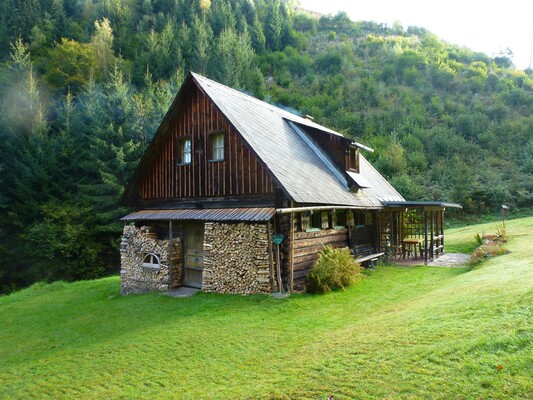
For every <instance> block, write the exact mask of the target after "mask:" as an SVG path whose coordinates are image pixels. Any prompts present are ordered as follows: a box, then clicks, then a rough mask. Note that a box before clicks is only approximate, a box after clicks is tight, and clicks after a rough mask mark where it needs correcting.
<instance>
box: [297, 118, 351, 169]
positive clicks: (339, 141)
mask: <svg viewBox="0 0 533 400" xmlns="http://www.w3.org/2000/svg"><path fill="white" fill-rule="evenodd" d="M305 131H306V132H307V133H308V134H309V135H310V136H311V138H312V140H313V141H314V142H315V143H316V144H318V146H319V147H320V148H321V149H322V150H323V151H324V152H325V153H326V154H328V156H329V157H330V158H331V161H333V163H334V164H335V165H336V166H337V168H339V169H340V170H341V171H342V170H344V171H346V170H347V169H348V148H349V146H350V142H349V141H347V140H346V138H343V137H340V136H336V135H330V134H326V133H324V132H321V131H318V130H316V129H313V128H309V127H306V128H305Z"/></svg>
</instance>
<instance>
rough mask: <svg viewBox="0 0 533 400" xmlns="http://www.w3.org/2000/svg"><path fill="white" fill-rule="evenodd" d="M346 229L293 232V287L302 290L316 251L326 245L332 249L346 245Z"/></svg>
mask: <svg viewBox="0 0 533 400" xmlns="http://www.w3.org/2000/svg"><path fill="white" fill-rule="evenodd" d="M348 244H349V243H348V230H347V229H339V230H335V229H326V230H323V231H319V232H295V233H294V244H293V264H292V265H293V271H294V273H293V279H294V283H293V285H294V288H295V289H296V290H302V289H303V287H304V285H305V282H306V279H307V274H309V272H311V269H312V268H313V267H314V265H315V262H316V260H317V259H318V252H319V251H320V250H322V249H323V248H324V246H326V245H330V246H331V247H333V248H334V249H337V248H339V247H347V246H348Z"/></svg>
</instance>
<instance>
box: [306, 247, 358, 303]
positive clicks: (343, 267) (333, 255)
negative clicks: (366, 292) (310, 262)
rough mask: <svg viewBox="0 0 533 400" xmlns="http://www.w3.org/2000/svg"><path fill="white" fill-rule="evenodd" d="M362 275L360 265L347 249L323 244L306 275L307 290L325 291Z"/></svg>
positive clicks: (313, 291) (341, 285)
mask: <svg viewBox="0 0 533 400" xmlns="http://www.w3.org/2000/svg"><path fill="white" fill-rule="evenodd" d="M362 276H363V275H362V267H361V265H360V264H359V263H357V262H355V261H354V259H353V257H352V255H351V254H350V250H349V249H347V248H344V249H333V248H332V247H331V246H325V247H324V250H322V251H320V252H319V256H318V260H317V262H316V264H315V266H314V267H313V270H312V271H311V272H310V273H309V275H307V291H308V292H310V293H327V292H330V291H332V290H333V289H338V288H345V287H346V286H349V285H351V284H352V283H354V282H356V281H358V280H359V279H361V278H362Z"/></svg>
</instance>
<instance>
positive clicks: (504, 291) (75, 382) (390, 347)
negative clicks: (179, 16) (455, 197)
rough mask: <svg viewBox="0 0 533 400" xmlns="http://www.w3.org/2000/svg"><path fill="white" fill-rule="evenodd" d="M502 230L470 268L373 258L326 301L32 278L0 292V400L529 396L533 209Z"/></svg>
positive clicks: (532, 376) (468, 233)
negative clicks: (502, 238) (493, 249)
mask: <svg viewBox="0 0 533 400" xmlns="http://www.w3.org/2000/svg"><path fill="white" fill-rule="evenodd" d="M496 225H497V224H496V223H489V224H485V225H478V226H472V227H467V228H455V229H453V230H448V231H447V232H446V234H447V236H446V239H447V245H448V246H449V248H448V249H460V248H472V246H473V245H474V238H473V235H474V234H475V233H476V232H480V233H481V232H482V231H485V232H487V233H488V232H494V231H495V230H496ZM507 233H508V235H509V237H510V241H509V243H508V245H507V248H508V249H509V250H510V251H511V253H510V254H506V255H504V256H500V257H497V258H493V259H491V260H489V261H487V262H486V263H485V264H483V265H482V266H481V267H480V268H477V269H475V270H472V271H468V269H466V268H438V267H395V266H383V267H378V268H377V270H376V271H375V272H369V273H368V276H367V277H366V278H365V279H364V280H363V281H361V282H359V283H357V284H355V285H354V286H353V287H350V288H349V289H347V290H346V291H338V292H333V293H330V294H328V295H323V296H318V295H317V296H310V295H293V296H291V297H290V298H288V299H285V300H274V299H272V298H271V297H269V296H227V295H226V296H223V295H214V294H206V293H200V294H198V295H195V296H193V297H191V298H187V299H174V298H169V297H165V296H161V295H159V294H155V293H154V294H148V295H136V296H127V297H122V296H120V295H119V279H118V278H116V277H113V278H107V279H101V280H96V281H86V282H77V283H72V284H66V283H61V282H60V283H54V284H51V285H35V286H33V287H32V288H30V289H26V290H23V291H20V292H17V293H14V294H12V295H10V296H6V297H1V298H0V327H1V329H0V383H1V384H0V398H2V399H4V398H6V399H10V398H14V399H16V398H20V399H32V398H34V399H44V398H54V399H58V398H59V399H61V398H68V399H70V398H76V399H96V398H101V399H104V398H106V399H107V398H124V399H127V398H161V399H167V398H179V399H217V398H218V399H257V398H259V399H295V398H309V399H326V398H327V396H329V395H333V396H334V397H335V399H343V398H345V399H350V398H361V399H363V398H364V399H368V398H379V399H382V398H390V399H396V398H408V399H413V398H414V399H417V398H420V399H422V398H423V399H427V398H431V399H450V398H454V399H470V398H472V399H524V398H531V395H532V394H533V325H532V313H533V217H529V218H522V219H516V220H511V221H508V222H507ZM468 246H470V247H468Z"/></svg>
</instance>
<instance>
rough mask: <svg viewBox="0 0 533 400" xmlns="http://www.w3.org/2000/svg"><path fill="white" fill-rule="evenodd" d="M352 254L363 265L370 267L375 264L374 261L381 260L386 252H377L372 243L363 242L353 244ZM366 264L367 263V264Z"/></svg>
mask: <svg viewBox="0 0 533 400" xmlns="http://www.w3.org/2000/svg"><path fill="white" fill-rule="evenodd" d="M351 251H352V255H353V258H354V260H355V261H357V262H358V263H361V265H363V266H366V265H368V266H369V267H373V266H374V261H376V260H379V258H380V257H381V256H383V255H384V254H385V253H376V251H375V250H374V247H373V246H372V244H370V243H361V244H356V245H353V246H352V250H351ZM365 264H366V265H365Z"/></svg>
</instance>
